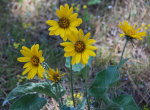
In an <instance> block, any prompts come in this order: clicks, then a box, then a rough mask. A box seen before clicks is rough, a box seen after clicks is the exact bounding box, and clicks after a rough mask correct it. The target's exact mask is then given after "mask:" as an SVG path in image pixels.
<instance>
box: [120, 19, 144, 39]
mask: <svg viewBox="0 0 150 110" xmlns="http://www.w3.org/2000/svg"><path fill="white" fill-rule="evenodd" d="M119 23H120V24H119V25H118V26H119V27H120V29H121V30H122V31H123V32H124V33H122V34H120V37H122V36H127V37H128V38H130V39H139V40H142V38H141V37H142V36H146V32H138V31H139V30H141V28H142V27H140V28H138V29H135V24H134V26H130V25H129V23H128V22H127V21H124V24H123V23H122V22H119Z"/></svg>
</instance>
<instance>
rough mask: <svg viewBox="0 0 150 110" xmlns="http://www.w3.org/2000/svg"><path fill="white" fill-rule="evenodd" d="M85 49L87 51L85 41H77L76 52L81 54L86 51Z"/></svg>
mask: <svg viewBox="0 0 150 110" xmlns="http://www.w3.org/2000/svg"><path fill="white" fill-rule="evenodd" d="M84 49H85V44H84V43H83V41H77V42H76V43H75V50H76V52H79V53H81V52H83V51H84Z"/></svg>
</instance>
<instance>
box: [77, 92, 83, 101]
mask: <svg viewBox="0 0 150 110" xmlns="http://www.w3.org/2000/svg"><path fill="white" fill-rule="evenodd" d="M77 98H78V99H79V100H81V99H82V97H81V93H80V92H78V94H77Z"/></svg>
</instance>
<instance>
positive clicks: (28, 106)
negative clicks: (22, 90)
mask: <svg viewBox="0 0 150 110" xmlns="http://www.w3.org/2000/svg"><path fill="white" fill-rule="evenodd" d="M46 103H47V101H46V99H45V98H40V97H39V96H38V95H36V94H28V95H24V96H22V97H21V98H20V99H18V100H17V101H16V102H15V103H14V104H12V105H11V107H10V109H9V110H40V109H41V108H42V107H43V106H44V105H45V104H46Z"/></svg>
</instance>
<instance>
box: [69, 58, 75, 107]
mask: <svg viewBox="0 0 150 110" xmlns="http://www.w3.org/2000/svg"><path fill="white" fill-rule="evenodd" d="M70 73H71V75H70V80H71V95H72V100H73V106H74V107H75V100H74V96H73V94H74V91H73V80H72V64H71V58H70Z"/></svg>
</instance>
